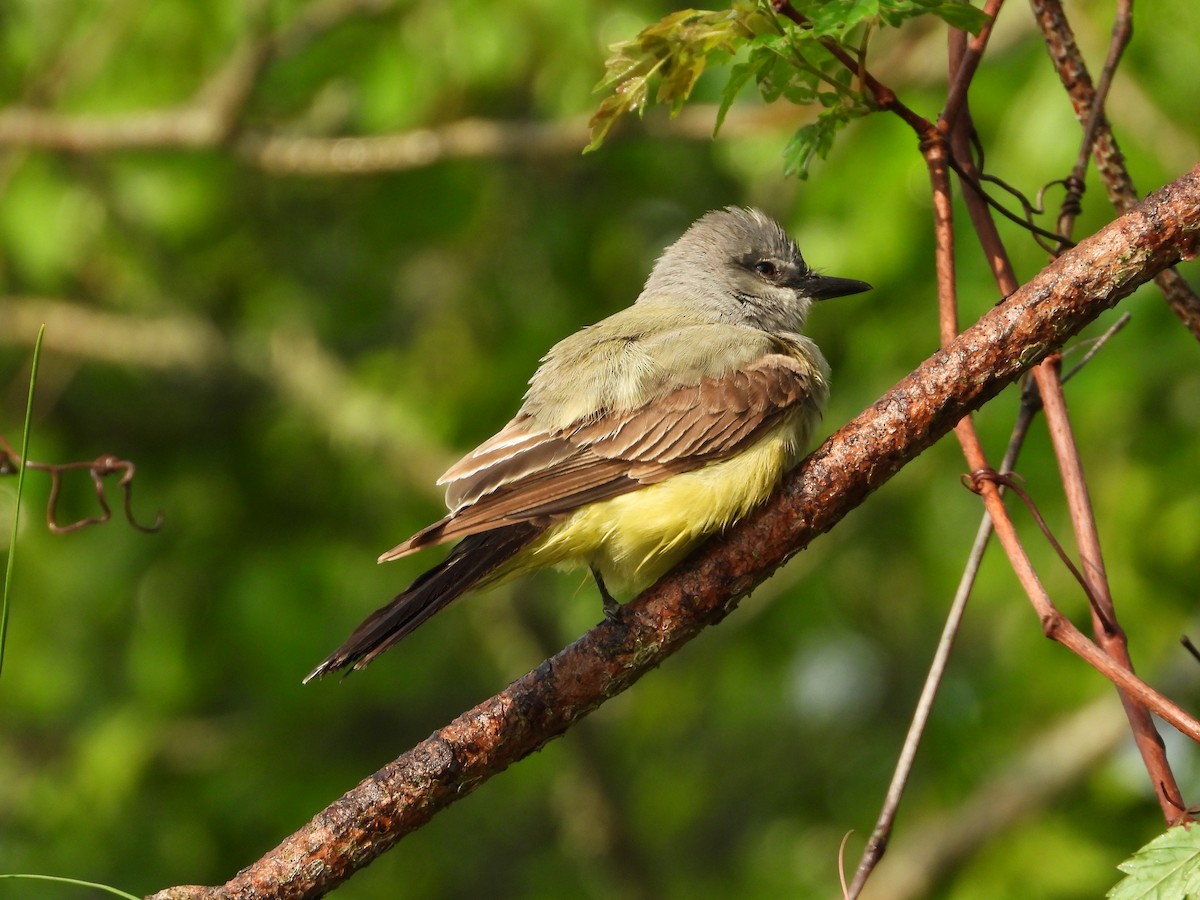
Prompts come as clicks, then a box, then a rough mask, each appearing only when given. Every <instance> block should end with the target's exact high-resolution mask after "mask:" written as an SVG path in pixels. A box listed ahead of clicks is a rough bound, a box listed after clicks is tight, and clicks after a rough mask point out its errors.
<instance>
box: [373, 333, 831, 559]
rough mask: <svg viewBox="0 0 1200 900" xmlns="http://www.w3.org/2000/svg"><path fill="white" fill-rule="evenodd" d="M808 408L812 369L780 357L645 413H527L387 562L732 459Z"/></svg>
mask: <svg viewBox="0 0 1200 900" xmlns="http://www.w3.org/2000/svg"><path fill="white" fill-rule="evenodd" d="M805 405H809V406H810V407H811V408H812V409H813V410H814V411H815V410H816V409H817V401H816V400H815V399H814V385H813V383H812V375H811V371H810V369H808V368H807V367H805V366H804V365H803V364H801V363H800V362H798V361H797V360H795V359H793V358H792V357H790V356H786V355H784V354H779V353H772V354H768V355H766V356H763V357H761V358H760V359H758V360H757V361H755V362H753V363H751V364H750V365H748V366H745V367H744V368H742V369H739V370H737V371H733V372H729V373H727V374H725V375H722V376H719V377H710V378H705V379H702V380H701V381H700V382H699V383H698V384H695V385H689V386H685V387H680V388H677V389H675V390H673V391H669V392H667V393H665V394H663V395H662V396H660V397H658V398H656V399H654V400H652V401H650V402H648V403H646V404H645V405H643V406H640V407H638V408H636V409H632V410H625V411H618V412H607V413H602V414H599V415H595V416H591V417H588V418H586V419H582V420H579V421H577V422H575V423H573V424H571V425H569V426H567V427H564V428H561V429H556V430H553V431H547V430H542V429H539V428H538V427H536V425H535V422H534V419H533V418H531V417H529V416H525V415H521V416H518V417H517V418H515V419H513V420H512V421H511V422H510V423H509V424H508V425H507V426H505V428H504V429H503V430H501V431H500V432H499V433H498V434H497V435H496V436H495V437H493V438H491V439H490V440H488V441H486V442H485V443H483V444H481V445H480V446H479V447H478V448H476V449H475V450H474V451H472V452H471V453H470V454H468V455H467V456H466V457H465V458H464V459H463V460H462V461H461V462H459V463H458V464H456V465H455V466H454V467H453V468H452V469H450V470H449V471H448V472H447V473H446V475H445V476H443V479H442V480H443V482H446V483H448V484H449V487H448V489H447V496H448V498H449V500H450V503H451V505H452V507H454V511H453V512H452V513H451V514H450V515H449V516H447V517H446V518H444V519H442V520H440V521H438V522H435V523H433V524H432V525H430V526H428V527H427V528H424V529H422V530H421V531H419V532H417V534H415V535H413V536H412V537H411V538H409V539H408V540H407V541H405V542H404V543H402V544H400V545H398V546H397V547H395V548H393V549H392V550H390V551H388V552H387V553H385V554H384V555H383V556H381V557H380V561H385V560H390V559H396V558H398V557H401V556H404V555H406V554H408V553H411V552H413V551H415V550H418V549H420V548H421V547H426V546H429V545H432V544H440V543H442V542H443V541H448V540H452V539H454V538H459V537H463V536H465V535H468V534H477V533H479V532H482V531H487V530H489V529H492V528H497V527H500V526H502V525H509V524H512V523H514V522H540V523H544V524H548V521H549V519H550V518H551V517H554V516H558V515H562V514H565V513H568V512H571V511H573V510H575V509H578V508H579V507H580V506H583V505H585V504H588V503H595V502H597V501H600V500H607V499H609V498H612V497H616V496H619V495H620V494H625V493H628V492H629V491H634V490H637V489H638V488H640V487H644V486H645V485H649V484H655V483H656V482H660V481H662V480H664V479H666V478H669V477H670V476H672V475H676V474H679V473H681V472H687V471H689V470H692V469H696V468H699V467H700V466H702V465H704V464H705V463H707V462H711V461H713V460H717V459H723V458H726V457H728V456H731V455H733V454H734V453H737V452H738V451H739V450H742V449H744V448H746V447H747V446H749V445H750V444H751V443H752V442H753V441H754V439H755V438H756V437H758V436H759V435H761V434H762V433H763V432H764V431H766V430H768V429H769V428H771V427H772V426H774V425H776V424H777V423H779V422H780V421H781V420H782V419H783V418H784V417H785V416H786V415H787V414H788V413H790V412H793V411H796V410H798V409H800V408H801V407H803V406H805Z"/></svg>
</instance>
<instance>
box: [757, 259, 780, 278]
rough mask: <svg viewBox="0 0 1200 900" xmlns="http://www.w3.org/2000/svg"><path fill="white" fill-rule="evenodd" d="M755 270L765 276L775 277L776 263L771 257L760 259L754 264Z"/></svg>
mask: <svg viewBox="0 0 1200 900" xmlns="http://www.w3.org/2000/svg"><path fill="white" fill-rule="evenodd" d="M754 271H755V272H757V273H758V274H759V275H761V276H762V277H763V278H774V277H775V272H776V271H777V270H776V268H775V263H773V262H771V261H770V260H769V259H760V260H759V261H758V262H756V263H755V264H754Z"/></svg>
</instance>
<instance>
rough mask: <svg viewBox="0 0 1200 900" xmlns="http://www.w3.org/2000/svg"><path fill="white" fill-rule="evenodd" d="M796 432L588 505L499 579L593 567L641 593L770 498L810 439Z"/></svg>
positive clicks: (619, 586)
mask: <svg viewBox="0 0 1200 900" xmlns="http://www.w3.org/2000/svg"><path fill="white" fill-rule="evenodd" d="M806 424H807V423H806ZM801 430H802V431H805V432H807V431H808V429H807V428H802V429H801ZM796 432H797V429H796V427H795V424H791V423H789V424H788V425H785V426H782V427H780V428H777V429H776V430H775V431H774V432H771V433H770V434H768V435H767V436H766V437H764V438H763V439H762V440H761V441H759V442H758V443H757V444H755V445H754V446H753V447H751V448H749V449H747V450H745V451H743V452H742V453H739V454H738V455H736V456H733V457H731V458H729V459H726V460H722V461H721V462H716V463H710V464H709V465H707V466H704V467H703V468H700V469H696V470H695V471H692V472H685V473H683V474H681V475H674V476H672V477H671V478H668V479H667V480H666V481H662V482H660V483H658V484H653V485H650V486H648V487H644V488H641V489H639V490H636V491H632V492H631V493H628V494H622V495H621V496H619V497H614V498H613V499H611V500H604V501H602V502H599V503H593V504H591V505H589V506H585V507H583V508H581V509H579V510H577V511H576V512H574V513H573V514H572V515H571V516H570V517H569V518H567V519H565V520H563V521H562V522H561V523H558V524H556V525H554V526H552V527H551V528H550V529H549V530H548V531H547V532H546V533H545V534H544V535H543V536H542V537H540V538H539V539H538V540H537V541H536V542H535V543H534V544H532V545H531V546H530V547H529V548H527V549H526V550H525V551H523V552H522V553H521V554H519V557H518V558H517V559H514V560H513V565H512V567H511V568H509V567H507V566H506V567H505V569H504V571H502V572H498V573H497V576H498V577H497V579H496V580H500V579H506V578H508V577H511V576H513V575H517V574H520V573H522V572H525V571H530V570H533V569H540V568H543V567H546V566H555V567H557V568H564V569H565V568H578V567H581V566H594V567H595V568H596V569H598V570H599V571H600V573H601V575H602V576H603V577H604V581H605V584H606V585H607V586H608V587H609V588H610V589H611V590H614V591H617V592H626V591H640V590H642V589H644V588H645V587H648V586H649V585H650V584H652V583H654V582H655V581H656V580H658V578H659V577H660V576H662V575H663V574H664V573H665V572H666V571H667V570H668V569H670V568H671V567H672V566H674V565H675V564H676V563H678V562H679V561H680V560H681V559H683V557H684V556H686V555H687V554H688V552H689V551H691V550H692V549H693V548H694V547H696V545H697V544H699V543H700V542H701V541H702V540H703V539H704V538H706V537H708V536H710V535H713V534H715V533H717V532H719V531H722V530H723V529H725V528H726V527H728V526H729V525H730V524H732V523H733V522H735V521H737V520H738V519H740V518H742V517H743V516H745V515H746V514H747V513H749V512H750V511H751V510H752V509H754V507H756V506H758V505H759V504H760V503H762V502H763V501H764V500H766V499H767V497H768V496H770V494H771V492H772V491H773V490H774V489H775V487H776V485H777V484H778V483H779V480H780V479H781V478H782V477H783V474H784V473H785V472H787V470H788V469H790V468H791V467H792V466H793V465H795V463H796V462H797V459H798V455H799V454H798V442H799V440H802V439H805V438H807V435H806V434H797V433H796Z"/></svg>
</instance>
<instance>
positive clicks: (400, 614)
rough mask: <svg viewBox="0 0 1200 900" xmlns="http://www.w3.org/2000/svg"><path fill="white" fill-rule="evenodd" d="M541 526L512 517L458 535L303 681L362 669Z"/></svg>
mask: <svg viewBox="0 0 1200 900" xmlns="http://www.w3.org/2000/svg"><path fill="white" fill-rule="evenodd" d="M543 530H544V527H542V526H538V525H534V524H532V523H530V522H517V523H514V524H512V525H505V526H504V527H502V528H496V529H494V530H492V531H485V532H482V533H480V534H472V535H468V536H467V537H465V538H463V539H462V540H461V541H460V542H459V543H458V545H457V546H456V547H455V548H454V549H453V550H451V551H450V555H449V556H447V557H446V559H445V560H443V561H442V562H441V563H440V564H438V565H436V566H434V567H433V568H432V569H430V570H429V571H428V572H426V573H425V574H424V575H421V576H420V577H419V578H417V580H416V581H414V582H413V583H412V584H410V585H409V586H408V588H407V589H406V590H405V591H403V592H402V593H400V594H398V595H397V596H396V597H394V598H393V599H392V601H391V602H390V603H388V604H387V605H386V606H384V607H382V608H380V609H377V610H375V612H373V613H371V615H369V616H368V617H367V618H366V619H365V620H364V621H363V623H362V624H361V625H359V626H358V627H357V628H356V629H354V633H353V634H351V635H350V637H348V638H347V639H346V641H345V643H343V644H342V646H340V647H338V648H337V649H336V650H335V651H333V653H331V654H330V655H329V656H328V657H327V658H326V659H325V661H324V662H322V663H321V664H320V665H319V666H317V667H316V668H315V669H313V670H312V671H311V672H309V674H308V677H306V678H305V679H304V682H305V684H307V683H308V682H309V681H312V680H313V679H314V678H320V677H321V676H322V675H328V674H329V673H330V672H336V671H337V670H338V669H345V668H347V667H349V668H351V669H361V668H363V667H364V666H366V665H367V664H368V663H369V662H371V660H373V659H374V658H375V657H377V656H378V655H379V654H381V653H383V652H384V651H385V650H387V649H388V648H389V647H391V646H392V645H393V644H395V643H397V642H398V641H399V640H400V639H401V638H403V637H405V636H406V635H408V634H410V633H412V632H413V631H414V630H416V628H417V627H418V626H419V625H421V624H422V623H423V622H424V621H425V620H426V619H428V618H430V617H431V616H432V615H434V614H435V613H437V612H439V611H441V610H442V609H443V608H444V607H445V606H446V605H447V604H449V603H450V602H451V601H452V600H454V599H455V598H457V597H460V596H462V595H463V594H465V593H466V592H467V591H469V590H471V589H472V588H473V587H475V586H476V585H478V584H479V582H480V581H482V580H483V579H484V578H486V577H487V576H488V575H490V574H492V573H493V572H494V571H495V570H496V569H497V568H499V567H500V565H501V564H502V563H504V562H506V561H508V560H509V559H510V558H512V556H513V555H514V554H516V553H517V552H518V551H520V550H521V549H522V548H524V547H525V546H526V545H528V544H529V543H530V542H531V541H532V540H533V539H534V538H535V537H537V536H538V535H539V534H541V533H542V531H543Z"/></svg>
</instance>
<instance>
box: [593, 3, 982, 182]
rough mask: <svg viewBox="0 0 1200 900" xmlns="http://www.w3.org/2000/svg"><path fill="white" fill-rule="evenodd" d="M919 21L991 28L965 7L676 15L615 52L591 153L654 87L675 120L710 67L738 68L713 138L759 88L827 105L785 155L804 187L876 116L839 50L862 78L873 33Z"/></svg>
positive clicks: (801, 7) (767, 96) (739, 9)
mask: <svg viewBox="0 0 1200 900" xmlns="http://www.w3.org/2000/svg"><path fill="white" fill-rule="evenodd" d="M785 9H786V11H787V13H788V15H785V14H784V12H783V11H784V10H785ZM921 15H935V16H938V17H939V18H941V19H943V20H944V21H946V22H948V23H949V24H951V25H953V26H955V27H958V28H964V29H966V30H968V31H972V32H978V31H979V29H980V28H982V27H983V24H984V23H985V22H986V21H987V17H986V16H985V15H984V14H983V13H981V12H980V11H979V10H977V9H975V8H974V7H972V6H969V5H967V4H965V3H962V2H960V0H829V2H819V0H805V2H802V3H799V4H797V5H796V6H794V7H793V6H792V5H790V4H787V3H772V2H771V0H734V3H733V5H732V6H731V7H730V8H729V9H726V10H716V11H713V10H697V9H686V10H681V11H679V12H675V13H671V14H670V15H668V16H666V17H665V18H663V19H661V20H660V21H658V22H656V23H654V24H653V25H650V26H649V27H647V28H645V29H643V30H642V31H641V32H640V33H639V34H638V35H637V37H635V38H634V39H633V40H629V41H621V42H619V43H616V44H613V45H612V47H611V48H610V49H611V55H610V56H609V58H608V61H607V64H606V69H605V76H604V78H603V80H602V81H601V82H600V84H599V85H598V86H597V90H600V91H608V92H610V93H609V95H608V96H607V97H605V98H604V100H603V101H602V102H601V104H600V107H599V109H597V111H596V113H595V115H594V116H593V117H592V120H591V143H590V144H588V147H587V149H588V150H595V149H596V148H597V147H599V146H600V145H601V144H602V143H603V142H604V139H605V138H606V137H607V136H608V133H609V131H610V130H611V129H612V126H613V124H614V123H615V122H616V119H617V118H618V117H619V116H620V115H621V114H622V113H627V112H630V113H632V112H636V113H637V114H638V115H641V114H642V113H643V112H644V111H645V108H646V106H647V103H648V100H649V97H650V86H651V82H652V81H653V80H654V79H655V78H657V79H658V89H657V91H656V92H655V94H654V97H655V100H656V101H657V102H659V103H663V104H667V105H669V106H670V107H671V115H672V116H675V115H678V113H679V111H680V110H681V109H682V108H683V105H684V103H686V102H687V100H688V98H689V97H690V96H691V94H692V90H693V89H694V88H695V86H696V82H697V81H698V80H699V78H700V76H701V74H703V72H704V70H705V69H706V68H707V67H708V66H709V65H726V64H730V63H732V64H731V65H730V68H729V78H728V80H727V81H726V83H725V87H724V89H723V90H722V93H721V101H720V105H719V107H718V109H717V117H716V126H715V128H714V134H715V133H716V132H717V131H719V130H720V128H721V125H722V124H723V123H724V121H725V116H726V114H727V113H728V112H729V109H730V107H731V106H732V105H733V102H734V100H735V99H737V97H738V96H739V95H740V94H741V92H742V89H743V88H744V87H745V86H746V85H747V84H748V83H750V82H751V81H753V82H754V84H755V85H756V86H757V87H758V91H759V93H760V94H761V96H762V98H763V99H764V100H766V101H767V102H768V103H773V102H774V101H776V100H778V99H780V98H781V97H782V98H784V99H786V100H788V101H789V102H791V103H793V104H795V105H797V106H819V107H821V112H820V113H819V114H818V115H817V117H816V120H815V121H813V122H810V123H808V124H806V125H803V126H802V127H801V128H799V129H798V130H797V131H796V133H795V135H794V136H793V137H792V140H791V141H790V142H789V143H788V145H787V148H786V150H785V151H784V171H785V174H789V175H793V174H794V175H797V176H799V177H800V178H806V177H807V176H808V169H809V166H810V164H811V163H812V161H813V159H814V157H821V158H824V157H825V156H826V155H827V154H828V152H829V150H830V148H831V147H832V146H833V140H834V137H835V136H836V135H837V132H838V131H840V130H841V128H842V127H844V126H845V125H846V124H848V123H849V122H851V121H853V120H854V119H857V118H860V117H862V116H864V115H866V114H867V113H869V112H871V111H872V109H874V108H875V107H874V103H873V98H872V97H871V95H870V94H869V93H868V92H866V91H864V89H863V87H862V85H861V83H860V82H861V80H860V79H858V78H857V77H856V75H857V74H858V73H855V72H852V71H851V70H849V69H848V68H846V66H844V65H843V64H842V63H841V62H840V61H839V60H838V59H837V58H835V56H834V55H833V53H832V52H831V51H832V49H833V48H840V49H841V50H843V51H845V52H846V53H847V54H848V55H850V56H851V57H853V58H855V59H857V60H858V62H859V68H860V72H861V70H862V68H863V67H865V57H866V46H867V42H868V38H869V37H870V34H871V32H872V31H873V30H874V29H876V28H879V27H881V26H886V27H891V28H896V27H899V26H900V25H901V24H902V23H903V22H905V21H906V20H908V19H911V18H914V17H916V16H921ZM735 60H736V61H735Z"/></svg>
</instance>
